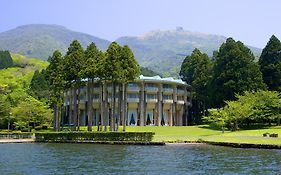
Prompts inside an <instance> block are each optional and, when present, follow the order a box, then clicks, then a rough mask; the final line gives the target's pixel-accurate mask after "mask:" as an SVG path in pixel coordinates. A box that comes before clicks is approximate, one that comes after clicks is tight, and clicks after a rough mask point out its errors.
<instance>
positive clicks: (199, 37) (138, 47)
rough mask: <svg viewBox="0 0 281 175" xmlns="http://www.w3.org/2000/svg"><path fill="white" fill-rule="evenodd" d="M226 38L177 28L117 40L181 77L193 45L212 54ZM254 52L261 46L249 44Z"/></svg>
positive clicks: (143, 61) (145, 61) (142, 60)
mask: <svg viewBox="0 0 281 175" xmlns="http://www.w3.org/2000/svg"><path fill="white" fill-rule="evenodd" d="M225 40H226V37H224V36H220V35H211V34H204V33H197V32H190V31H185V30H183V28H182V27H178V28H177V29H175V30H166V31H161V30H157V31H152V32H148V33H145V34H143V35H141V36H138V37H121V38H118V39H117V40H116V41H117V42H118V43H120V44H122V45H125V44H127V45H129V46H130V48H131V49H132V50H133V52H134V54H135V57H136V58H137V59H138V61H139V63H140V64H141V65H142V66H144V67H148V68H150V69H152V70H154V71H156V72H160V73H162V74H163V75H164V76H178V72H179V69H180V65H181V63H182V61H183V59H184V57H185V56H187V55H190V54H191V52H192V51H193V49H194V48H198V49H200V50H201V51H202V52H204V53H207V54H208V55H209V56H212V54H213V51H215V50H218V48H219V47H220V45H221V44H222V43H223V42H225ZM249 48H250V49H251V50H252V51H253V53H254V54H255V55H259V54H260V53H261V49H259V48H255V47H249Z"/></svg>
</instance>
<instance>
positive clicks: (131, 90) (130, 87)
mask: <svg viewBox="0 0 281 175" xmlns="http://www.w3.org/2000/svg"><path fill="white" fill-rule="evenodd" d="M127 91H128V92H139V91H140V88H139V87H138V86H128V87H127Z"/></svg>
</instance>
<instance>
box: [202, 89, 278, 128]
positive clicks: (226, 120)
mask: <svg viewBox="0 0 281 175" xmlns="http://www.w3.org/2000/svg"><path fill="white" fill-rule="evenodd" d="M236 98H237V100H236V101H226V105H225V106H224V107H223V108H220V109H210V110H209V114H208V116H206V117H204V119H205V121H208V122H211V123H214V124H216V125H217V126H222V125H225V126H227V127H228V128H229V129H231V130H238V129H239V128H240V127H249V126H250V125H251V124H261V125H265V124H271V123H276V124H277V125H280V118H281V98H280V94H279V93H278V92H276V91H264V90H258V91H257V92H247V91H246V92H245V93H244V94H243V95H236Z"/></svg>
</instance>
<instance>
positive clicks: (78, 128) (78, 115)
mask: <svg viewBox="0 0 281 175" xmlns="http://www.w3.org/2000/svg"><path fill="white" fill-rule="evenodd" d="M79 95H80V87H78V93H77V131H79V130H80V109H79V104H80V97H79Z"/></svg>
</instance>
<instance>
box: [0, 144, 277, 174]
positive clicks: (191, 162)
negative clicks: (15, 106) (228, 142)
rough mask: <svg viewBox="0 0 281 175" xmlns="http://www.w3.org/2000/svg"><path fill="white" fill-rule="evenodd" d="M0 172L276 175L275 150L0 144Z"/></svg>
mask: <svg viewBox="0 0 281 175" xmlns="http://www.w3.org/2000/svg"><path fill="white" fill-rule="evenodd" d="M0 150H1V153H0V156H1V157H0V174H36V175H37V174H122V175H123V174H179V175H181V174H281V150H259V149H238V148H226V147H216V146H209V145H167V146H122V145H94V144H56V143H54V144H45V143H42V144H38V143H30V144H0Z"/></svg>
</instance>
